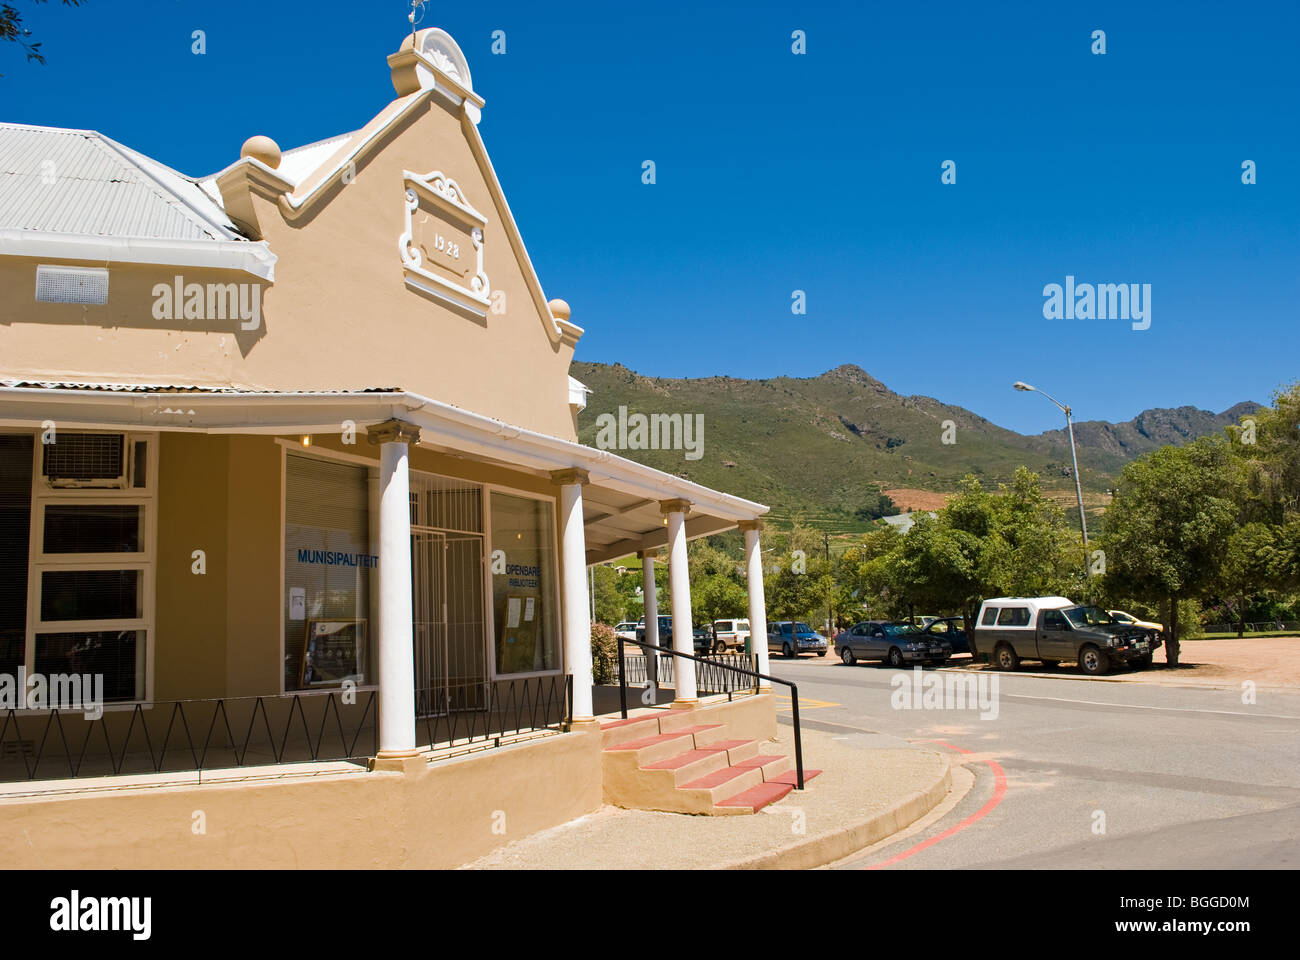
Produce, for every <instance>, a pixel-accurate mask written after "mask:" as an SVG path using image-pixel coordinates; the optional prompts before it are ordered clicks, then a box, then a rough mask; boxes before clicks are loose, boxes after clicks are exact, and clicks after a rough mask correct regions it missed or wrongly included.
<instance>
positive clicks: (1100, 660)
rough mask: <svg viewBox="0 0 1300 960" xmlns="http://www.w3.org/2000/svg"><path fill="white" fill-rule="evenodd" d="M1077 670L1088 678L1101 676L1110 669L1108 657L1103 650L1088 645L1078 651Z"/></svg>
mask: <svg viewBox="0 0 1300 960" xmlns="http://www.w3.org/2000/svg"><path fill="white" fill-rule="evenodd" d="M1079 669H1080V670H1081V671H1082V672H1083V673H1086V674H1087V675H1088V676H1090V677H1100V676H1103V675H1104V674H1105V673H1106V671H1108V670H1109V669H1110V657H1109V656H1108V655H1107V654H1106V652H1105V651H1104V650H1101V649H1099V648H1097V647H1094V646H1093V645H1092V644H1088V645H1087V646H1085V647H1084V648H1083V649H1082V650H1080V651H1079Z"/></svg>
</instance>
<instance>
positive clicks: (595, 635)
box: [591, 623, 618, 684]
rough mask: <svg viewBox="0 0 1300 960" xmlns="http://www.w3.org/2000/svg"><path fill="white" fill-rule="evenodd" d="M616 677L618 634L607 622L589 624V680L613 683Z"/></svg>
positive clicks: (598, 682)
mask: <svg viewBox="0 0 1300 960" xmlns="http://www.w3.org/2000/svg"><path fill="white" fill-rule="evenodd" d="M617 679H618V634H617V633H615V632H614V628H613V627H611V626H610V625H609V624H607V623H593V624H592V625H591V681H592V683H597V684H605V683H613V682H615V681H616V680H617Z"/></svg>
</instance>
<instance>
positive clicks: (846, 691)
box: [772, 655, 1300, 869]
mask: <svg viewBox="0 0 1300 960" xmlns="http://www.w3.org/2000/svg"><path fill="white" fill-rule="evenodd" d="M832 656H833V655H832ZM772 672H773V674H774V675H775V676H778V677H783V678H785V679H788V680H791V681H794V682H795V683H797V684H798V686H799V697H800V702H801V718H802V720H803V722H804V723H805V724H808V725H810V726H815V727H816V728H817V729H823V730H828V731H831V732H834V733H836V734H838V735H840V736H843V737H844V738H845V739H846V741H847V742H849V743H853V742H861V743H862V744H863V745H867V744H870V745H871V746H879V745H881V743H883V742H894V743H898V746H899V748H900V749H911V747H909V746H907V745H906V744H903V743H899V742H898V740H894V739H893V738H900V739H901V740H903V741H907V742H909V743H911V744H914V745H917V746H924V747H926V748H928V749H939V750H945V751H949V752H950V753H951V754H952V755H953V757H954V758H955V760H956V761H957V762H960V763H962V764H963V765H964V766H965V767H966V768H967V769H968V770H970V771H971V772H972V773H973V774H974V775H975V782H974V785H973V787H972V788H971V790H970V792H969V793H968V794H967V795H966V796H965V797H964V798H963V799H962V800H961V801H960V802H959V803H957V805H956V806H955V807H954V808H953V809H952V810H951V811H949V812H948V813H946V814H945V815H944V816H942V817H941V818H940V819H938V820H937V821H936V822H935V823H933V824H930V825H928V826H927V827H926V828H924V829H922V830H920V831H918V832H917V833H915V834H914V835H912V836H907V837H902V838H900V839H898V840H896V841H894V842H892V843H889V844H887V845H885V846H883V847H880V848H877V849H873V850H871V851H870V852H868V853H866V854H864V855H862V856H860V857H858V858H855V859H851V860H850V861H846V862H844V863H841V864H840V865H839V867H840V868H841V869H863V868H871V867H884V868H885V869H953V868H963V867H972V868H1003V867H1028V868H1098V869H1102V868H1104V869H1150V868H1154V869H1196V868H1209V867H1214V868H1220V869H1223V868H1227V869H1234V868H1273V869H1287V868H1290V869H1296V868H1300V690H1294V689H1267V688H1261V689H1258V690H1257V691H1256V694H1255V698H1256V702H1255V703H1254V704H1243V703H1242V693H1241V691H1239V690H1236V689H1225V690H1215V689H1193V688H1185V687H1170V686H1154V685H1152V686H1147V685H1138V684H1128V683H1125V684H1120V683H1105V682H1096V681H1088V680H1075V679H1064V678H1062V679H1049V678H1038V677H1025V676H1015V675H1007V674H1003V675H1000V676H999V677H998V688H997V697H996V700H995V701H991V703H996V708H997V709H996V716H994V715H993V711H992V710H991V709H986V710H985V711H984V712H986V713H988V714H989V716H988V717H987V718H986V719H981V711H980V710H978V709H960V708H956V706H955V705H954V704H948V705H947V706H944V707H938V706H935V705H934V703H933V702H932V705H931V706H930V707H928V708H926V707H924V705H923V706H922V708H921V709H907V708H904V706H903V705H902V704H899V705H895V704H892V703H891V699H895V700H897V699H900V698H901V696H902V694H901V691H900V692H899V693H898V694H897V696H895V690H896V688H895V687H894V686H892V685H891V677H893V676H895V674H901V673H905V672H906V671H894V670H890V669H887V668H882V667H879V666H876V665H874V664H872V665H866V666H864V665H862V664H859V665H857V666H853V667H847V666H844V665H842V664H839V663H837V662H835V661H834V660H832V659H831V657H827V658H826V659H824V660H817V659H813V658H808V659H803V660H800V661H799V662H796V663H789V662H785V661H782V660H780V659H774V660H773V661H772ZM925 674H926V675H931V674H933V675H935V676H938V677H945V676H953V675H965V676H970V675H971V674H967V673H964V672H961V673H958V672H954V671H931V670H926V671H925ZM907 679H908V680H910V681H912V682H911V683H909V685H908V688H909V690H911V691H915V689H916V688H915V686H914V684H915V681H914V680H912V678H911V677H908V678H907ZM929 682H933V681H929ZM922 689H924V688H922ZM984 693H985V694H986V695H991V694H992V689H991V688H986V689H985V691H984ZM989 705H990V704H989V703H986V706H989ZM782 715H783V716H786V717H788V711H785V712H783V714H782Z"/></svg>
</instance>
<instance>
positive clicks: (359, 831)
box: [0, 725, 601, 869]
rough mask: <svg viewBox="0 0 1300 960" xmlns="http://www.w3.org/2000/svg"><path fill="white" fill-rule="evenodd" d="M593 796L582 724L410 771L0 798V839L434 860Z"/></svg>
mask: <svg viewBox="0 0 1300 960" xmlns="http://www.w3.org/2000/svg"><path fill="white" fill-rule="evenodd" d="M101 782H102V781H101ZM600 804H601V741H600V731H599V730H598V729H597V728H596V727H595V725H591V726H589V727H586V728H583V729H579V730H575V731H574V732H571V733H567V734H561V735H558V736H552V737H546V738H544V739H541V740H536V741H531V742H527V743H522V744H517V745H514V746H508V747H502V748H500V749H492V750H485V751H483V752H481V753H477V754H472V755H470V756H467V757H461V758H457V759H450V760H439V761H436V762H434V763H430V764H424V765H422V766H420V767H419V769H417V770H416V771H415V772H412V773H396V772H374V773H348V774H321V775H319V776H295V777H292V778H285V779H276V780H266V781H261V782H249V781H244V782H236V783H209V784H203V785H193V784H190V785H185V786H164V787H109V788H105V789H100V790H95V791H93V792H89V793H80V794H72V793H67V794H62V795H54V796H45V797H41V798H16V797H9V798H3V797H0V844H2V845H3V849H4V850H5V851H6V860H7V863H6V867H8V868H41V867H46V868H84V869H93V868H118V869H121V868H126V869H132V868H204V869H212V868H250V867H254V868H256V867H260V868H268V867H269V868H283V867H304V868H314V869H321V868H330V867H352V868H358V867H359V868H366V867H373V868H394V867H417V868H418V867H424V868H443V867H454V866H458V865H459V864H461V863H464V862H466V861H469V860H472V859H474V858H476V857H480V856H482V855H483V854H485V853H488V852H490V851H491V850H492V849H493V848H495V847H497V846H500V845H502V844H504V843H508V842H510V841H511V840H515V839H519V838H522V837H524V836H526V835H528V834H530V833H534V832H536V831H538V830H543V829H546V828H548V827H553V826H556V825H558V824H561V823H564V822H566V821H568V820H572V819H574V818H575V817H580V816H582V815H584V814H587V813H590V812H592V811H594V810H596V809H597V808H598V807H599V806H600ZM200 811H201V814H202V820H203V824H204V829H205V832H204V833H202V834H200V833H196V832H195V827H196V824H197V822H198V818H197V816H196V814H197V813H198V812H200ZM498 811H499V812H498Z"/></svg>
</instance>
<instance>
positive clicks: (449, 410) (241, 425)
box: [0, 376, 769, 521]
mask: <svg viewBox="0 0 1300 960" xmlns="http://www.w3.org/2000/svg"><path fill="white" fill-rule="evenodd" d="M29 379H32V380H37V379H39V377H35V376H33V377H31V378H29ZM7 400H18V401H19V402H24V401H25V402H30V403H32V404H34V405H39V407H40V410H39V411H38V413H39V420H44V419H46V418H48V417H50V416H51V414H55V416H54V419H56V420H59V419H60V417H59V416H58V415H57V411H55V410H53V409H52V407H53V406H54V405H55V404H58V405H66V406H67V407H69V408H71V407H74V406H77V405H81V406H82V407H83V408H84V409H82V410H78V411H76V412H75V413H73V414H72V416H71V417H68V418H63V421H66V422H71V423H73V424H77V425H83V424H84V425H90V424H92V423H103V422H111V423H112V425H114V426H116V425H130V426H136V427H143V428H145V429H153V430H191V431H200V432H211V433H270V434H276V433H294V432H297V430H299V429H304V430H313V429H314V432H320V433H324V432H328V431H330V430H334V431H337V430H338V429H339V424H340V423H341V422H342V420H344V419H357V420H358V421H364V420H371V422H378V421H379V420H382V419H388V418H389V417H397V418H398V419H404V420H407V421H408V422H410V423H413V424H415V425H416V426H418V427H421V428H424V429H427V430H428V431H429V435H428V436H426V437H425V439H426V440H428V441H429V442H431V443H433V442H436V443H439V444H442V445H450V446H453V447H454V448H455V449H457V450H461V451H464V452H466V453H470V454H477V455H479V456H484V457H489V458H493V459H499V460H504V461H506V462H509V463H512V464H515V465H517V466H523V467H527V468H531V469H535V470H565V469H569V468H572V467H579V468H582V469H584V470H586V471H587V472H588V473H589V474H590V477H591V481H592V482H593V483H597V484H602V485H607V486H610V487H612V488H614V489H617V490H620V491H621V492H625V493H628V494H631V495H635V496H638V497H642V498H644V499H652V500H667V499H673V498H682V499H685V500H688V501H690V503H691V504H692V505H693V506H695V507H697V508H698V509H699V510H700V512H702V513H705V514H708V515H710V516H714V517H718V518H720V519H723V520H728V521H740V520H753V519H757V518H758V517H760V516H762V515H763V514H765V513H767V512H768V510H769V507H767V506H766V505H764V504H761V503H755V502H754V501H752V500H746V499H744V498H743V497H737V496H733V495H731V494H728V493H722V492H721V491H719V490H713V489H711V488H709V487H706V486H703V485H702V484H698V483H695V482H693V481H690V480H683V479H682V478H681V477H676V476H673V475H672V474H670V473H664V472H663V471H661V470H656V469H654V468H653V467H647V466H645V465H644V464H640V463H636V462H634V461H632V460H628V459H626V458H624V457H620V456H618V455H617V454H613V453H610V452H609V451H607V450H597V449H595V448H593V447H587V446H584V445H583V444H580V443H577V442H575V441H572V440H564V439H561V438H559V437H552V436H549V435H547V434H544V433H537V432H536V431H533V430H526V429H524V428H523V427H516V426H512V425H511V424H508V423H505V422H504V421H501V420H496V419H493V418H492V417H487V416H484V415H482V414H478V413H472V412H470V411H468V410H462V409H461V408H460V407H455V406H452V405H451V404H449V403H444V402H442V401H440V400H433V399H431V398H429V397H423V396H420V395H419V394H414V393H406V392H387V393H321V394H306V395H303V394H284V393H269V392H254V391H249V392H246V393H140V392H130V393H127V392H114V393H107V392H99V391H94V392H92V391H88V390H70V389H46V388H41V387H3V386H0V424H4V423H6V422H7V421H6V417H7V416H8V417H9V420H10V421H13V420H15V419H16V418H13V417H12V416H10V411H8V410H6V401H7ZM161 403H165V404H166V405H167V408H166V409H165V410H159V409H158V408H159V406H160V404H161ZM173 406H175V407H181V408H184V409H183V410H173V409H172V407H173ZM214 406H215V407H218V408H220V412H219V414H218V416H212V413H213V412H214V411H212V410H211V408H212V407H214ZM275 406H279V407H281V408H290V409H287V410H285V412H286V414H291V416H286V417H284V418H272V417H268V416H266V413H265V411H266V410H267V409H268V408H270V407H275ZM105 407H108V408H124V410H125V411H126V412H127V413H128V416H126V417H121V418H120V421H119V420H109V418H107V417H105V418H103V419H96V415H97V414H99V413H100V411H101V410H103V408H105ZM200 407H209V408H210V409H209V410H208V411H201V410H200V409H199V408H200ZM241 407H246V408H247V410H245V411H243V412H242V413H241V410H240V408H241ZM298 407H302V408H304V409H302V410H299V409H297V408H298ZM90 408H97V409H94V410H92V409H90ZM330 410H333V411H334V412H329V411H330ZM186 411H187V412H186ZM69 412H70V413H71V412H72V411H69ZM368 415H370V416H368ZM32 417H33V418H36V414H33V415H32ZM181 418H184V419H181Z"/></svg>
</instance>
